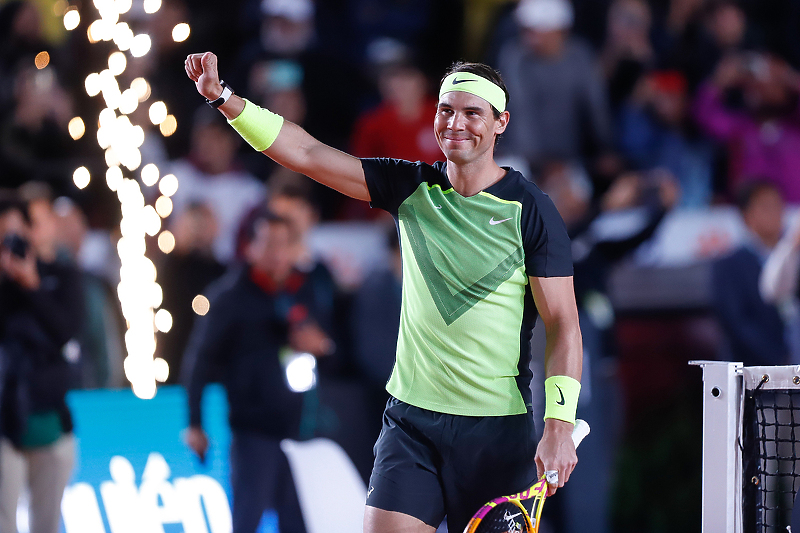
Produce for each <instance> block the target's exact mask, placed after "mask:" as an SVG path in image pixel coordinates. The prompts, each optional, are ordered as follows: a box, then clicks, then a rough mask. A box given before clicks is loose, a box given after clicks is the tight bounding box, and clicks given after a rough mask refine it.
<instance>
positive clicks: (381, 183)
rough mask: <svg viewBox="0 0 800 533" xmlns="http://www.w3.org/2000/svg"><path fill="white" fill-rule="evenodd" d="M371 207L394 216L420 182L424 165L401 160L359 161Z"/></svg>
mask: <svg viewBox="0 0 800 533" xmlns="http://www.w3.org/2000/svg"><path fill="white" fill-rule="evenodd" d="M361 166H362V168H363V169H364V177H365V178H366V181H367V188H368V189H369V195H370V199H371V200H370V204H369V205H371V206H372V207H376V208H379V209H383V210H385V211H388V212H389V213H391V214H393V215H396V214H397V209H398V208H399V207H400V204H402V203H403V201H404V200H405V199H406V198H408V197H409V196H410V195H411V193H413V192H414V190H416V188H417V187H418V186H419V184H420V183H421V182H422V173H423V167H427V165H425V164H424V163H419V162H417V163H411V162H409V161H403V160H402V159H389V158H384V157H381V158H365V159H362V160H361Z"/></svg>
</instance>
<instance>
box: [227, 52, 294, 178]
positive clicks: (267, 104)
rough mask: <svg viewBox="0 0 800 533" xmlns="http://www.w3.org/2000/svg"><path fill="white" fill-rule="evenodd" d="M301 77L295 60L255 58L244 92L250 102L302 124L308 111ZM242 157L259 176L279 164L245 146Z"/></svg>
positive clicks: (271, 171) (248, 166) (253, 172)
mask: <svg viewBox="0 0 800 533" xmlns="http://www.w3.org/2000/svg"><path fill="white" fill-rule="evenodd" d="M303 78H304V72H303V67H302V66H301V65H300V63H298V62H297V61H293V60H290V59H273V60H264V61H257V62H255V63H253V65H252V66H250V74H249V78H248V87H247V91H248V92H247V94H248V95H249V99H250V100H251V101H252V102H254V103H256V104H258V105H260V106H261V107H264V108H267V109H269V110H271V111H272V112H273V113H277V114H279V115H280V116H282V117H283V118H284V120H288V121H289V122H293V123H295V124H298V125H301V126H303V125H305V120H306V116H307V114H308V105H307V103H306V97H305V95H304V94H303ZM241 157H242V162H243V163H244V165H245V166H246V167H247V169H248V170H249V171H250V172H251V173H252V174H253V175H255V176H259V177H262V178H263V177H266V176H270V175H271V174H272V173H273V172H276V171H277V172H279V171H280V169H281V168H282V167H281V166H280V165H278V164H277V163H275V162H274V161H272V159H270V158H268V157H264V156H263V155H262V154H261V153H259V152H256V151H255V150H246V151H245V152H244V153H243V154H241Z"/></svg>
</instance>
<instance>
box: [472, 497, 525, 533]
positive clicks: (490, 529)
mask: <svg viewBox="0 0 800 533" xmlns="http://www.w3.org/2000/svg"><path fill="white" fill-rule="evenodd" d="M532 531H533V530H532V529H531V527H530V519H529V518H528V513H527V512H526V511H525V509H524V508H523V507H522V506H521V505H520V504H519V503H518V502H514V501H508V502H503V503H500V504H497V505H496V506H495V507H494V508H492V510H490V511H489V512H488V513H486V516H484V517H483V518H482V519H481V521H480V523H479V524H478V527H477V528H476V529H475V530H474V533H531V532H532Z"/></svg>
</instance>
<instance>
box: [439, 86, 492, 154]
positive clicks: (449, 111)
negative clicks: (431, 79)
mask: <svg viewBox="0 0 800 533" xmlns="http://www.w3.org/2000/svg"><path fill="white" fill-rule="evenodd" d="M507 124H508V112H503V113H501V114H500V118H499V119H495V118H494V113H493V111H492V106H491V105H490V104H489V102H487V101H486V100H484V99H483V98H481V97H479V96H475V95H474V94H471V93H467V92H463V91H451V92H449V93H445V94H444V95H442V97H441V98H440V99H439V104H438V106H437V109H436V118H435V119H434V122H433V130H434V133H435V134H436V141H437V142H438V143H439V147H440V148H441V149H442V152H443V153H444V155H445V156H446V157H447V159H448V161H452V162H453V163H459V164H466V163H470V162H472V161H475V160H478V159H479V158H481V157H485V156H486V155H487V153H488V155H489V156H490V157H491V156H492V155H493V153H494V150H493V148H494V139H495V137H496V136H497V135H499V134H501V133H503V131H505V129H506V125H507Z"/></svg>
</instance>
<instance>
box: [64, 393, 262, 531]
mask: <svg viewBox="0 0 800 533" xmlns="http://www.w3.org/2000/svg"><path fill="white" fill-rule="evenodd" d="M68 402H69V406H70V408H71V410H72V414H73V417H74V419H75V435H76V438H77V451H76V464H75V471H74V474H73V479H72V481H71V483H70V484H69V485H68V487H67V489H66V491H65V493H64V499H63V502H62V506H61V509H62V516H63V533H134V532H136V533H181V532H185V533H230V531H231V511H230V489H229V484H228V445H229V442H230V430H229V428H228V424H227V404H226V400H225V394H224V390H223V389H222V388H221V387H219V386H211V387H208V388H207V390H206V393H205V395H204V398H203V406H204V409H203V416H204V420H203V426H204V429H205V431H206V433H207V434H208V436H209V439H210V441H211V446H210V449H209V453H208V455H207V457H206V461H205V464H202V463H200V461H199V460H198V459H197V457H196V456H195V455H194V454H193V453H192V452H191V450H189V448H188V447H187V446H186V444H184V442H183V440H182V433H183V431H184V430H185V428H186V426H187V422H188V415H187V402H186V393H185V391H184V389H183V388H182V387H178V386H175V387H162V388H160V389H159V390H158V394H156V396H155V398H153V399H152V400H141V399H139V398H137V397H136V396H134V395H133V393H131V392H130V391H129V390H99V391H74V392H71V393H70V394H69V396H68ZM262 525H263V524H262ZM263 529H264V528H262V530H263ZM270 529H271V528H270Z"/></svg>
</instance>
